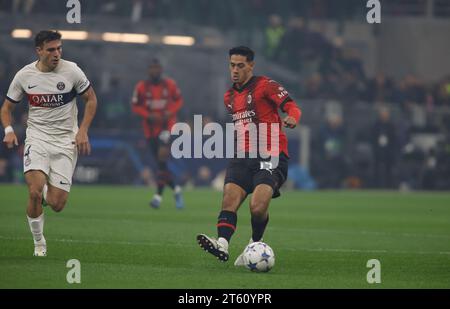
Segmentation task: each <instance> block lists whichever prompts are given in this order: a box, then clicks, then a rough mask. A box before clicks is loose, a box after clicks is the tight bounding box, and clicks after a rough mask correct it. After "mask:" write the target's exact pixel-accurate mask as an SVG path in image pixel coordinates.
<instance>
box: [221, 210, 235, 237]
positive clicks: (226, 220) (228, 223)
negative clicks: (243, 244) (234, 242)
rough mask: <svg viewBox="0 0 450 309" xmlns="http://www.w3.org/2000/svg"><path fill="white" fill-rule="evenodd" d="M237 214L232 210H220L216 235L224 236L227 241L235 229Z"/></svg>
mask: <svg viewBox="0 0 450 309" xmlns="http://www.w3.org/2000/svg"><path fill="white" fill-rule="evenodd" d="M236 223H237V214H236V213H235V212H232V211H228V210H222V211H221V212H220V214H219V218H218V220H217V235H218V236H219V238H220V237H223V238H225V239H226V240H227V241H228V242H229V241H230V239H231V236H233V233H234V231H235V230H236Z"/></svg>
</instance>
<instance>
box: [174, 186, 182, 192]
mask: <svg viewBox="0 0 450 309" xmlns="http://www.w3.org/2000/svg"><path fill="white" fill-rule="evenodd" d="M173 191H174V193H175V194H180V193H181V187H180V186H179V185H176V186H175V188H174V189H173Z"/></svg>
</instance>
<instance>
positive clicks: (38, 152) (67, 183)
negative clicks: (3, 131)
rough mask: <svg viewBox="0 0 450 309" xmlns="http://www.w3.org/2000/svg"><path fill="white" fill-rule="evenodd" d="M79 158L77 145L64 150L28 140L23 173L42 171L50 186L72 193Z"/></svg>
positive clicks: (42, 142) (45, 143)
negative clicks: (73, 177)
mask: <svg viewBox="0 0 450 309" xmlns="http://www.w3.org/2000/svg"><path fill="white" fill-rule="evenodd" d="M77 158H78V153H77V149H76V147H75V145H73V148H72V147H67V148H64V147H58V146H55V145H54V144H50V143H47V142H44V141H41V140H35V139H32V140H31V139H30V140H29V139H27V140H26V141H25V148H24V154H23V172H24V173H26V172H28V171H31V170H39V171H42V172H44V173H45V175H47V180H48V183H49V184H51V185H52V186H54V187H57V188H59V189H61V190H64V191H66V192H70V187H71V185H72V176H73V172H74V170H75V166H76V164H77Z"/></svg>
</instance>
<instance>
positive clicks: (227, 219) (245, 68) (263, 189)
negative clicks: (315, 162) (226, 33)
mask: <svg viewBox="0 0 450 309" xmlns="http://www.w3.org/2000/svg"><path fill="white" fill-rule="evenodd" d="M229 56H230V67H229V68H230V73H231V79H232V81H233V86H232V87H231V88H230V89H229V90H228V91H227V92H226V93H225V96H224V103H225V106H226V108H227V109H228V111H229V112H230V114H231V115H232V119H233V122H234V124H235V125H237V124H244V126H245V124H249V123H254V124H257V125H260V124H266V125H267V127H271V126H272V124H274V126H275V127H276V128H277V132H278V139H279V147H275V148H277V149H273V148H272V149H271V151H270V154H271V155H272V156H276V157H277V162H278V165H277V166H276V167H273V169H272V168H267V167H268V166H269V167H270V166H271V165H270V164H266V163H270V162H271V161H272V160H271V161H270V162H269V161H268V160H267V159H261V157H256V158H251V157H250V158H248V157H247V156H246V157H244V158H239V157H235V158H233V159H231V160H230V162H229V164H228V167H227V171H226V177H225V185H224V193H223V201H222V210H221V212H220V214H219V217H218V222H217V233H218V238H217V239H215V238H212V237H209V236H207V235H205V234H199V235H197V241H198V243H199V245H200V247H201V248H203V249H204V250H206V251H208V252H209V253H211V254H212V255H214V256H216V257H217V258H218V259H219V260H220V261H223V262H225V261H227V260H228V258H229V255H228V244H229V242H230V239H231V236H232V235H233V233H234V231H235V230H236V223H237V211H238V209H239V207H240V206H241V204H242V202H243V201H244V200H245V199H246V197H247V195H249V194H252V196H251V199H250V213H251V225H252V237H251V239H250V242H251V243H252V242H257V241H262V238H263V234H264V230H265V229H266V226H267V223H268V221H269V214H268V209H269V203H270V200H271V199H272V198H276V197H278V196H280V192H279V189H280V187H281V185H282V184H283V183H284V182H285V180H286V177H287V172H288V158H289V157H288V149H287V148H288V147H287V138H286V135H285V134H284V132H283V131H282V129H281V127H282V126H284V127H287V128H295V126H296V125H297V123H298V121H299V120H300V116H301V111H300V109H299V108H298V107H297V105H296V103H295V102H294V101H293V100H292V98H291V97H290V96H289V93H288V92H287V91H286V90H285V89H284V88H283V87H282V86H281V85H280V84H278V83H277V82H276V81H274V80H271V79H270V78H268V77H265V76H253V67H254V61H253V59H254V52H253V51H252V50H251V49H250V48H248V47H244V46H240V47H235V48H232V49H231V50H230V51H229ZM278 109H280V110H281V111H282V112H285V113H287V116H286V117H284V119H281V118H280V116H279V115H278ZM237 133H238V135H239V132H238V131H237ZM244 134H245V133H244ZM267 136H270V132H269V134H267ZM245 143H246V147H245V149H246V150H249V147H248V145H247V144H248V143H253V144H254V141H250V140H249V138H247V137H246V139H245ZM257 144H258V145H261V144H260V141H259V138H258V141H257ZM267 144H269V145H270V140H269V142H268V143H267ZM272 159H273V157H272ZM242 257H243V254H241V255H240V256H239V257H238V258H237V259H236V261H235V263H234V265H236V266H242V265H244V261H243V258H242Z"/></svg>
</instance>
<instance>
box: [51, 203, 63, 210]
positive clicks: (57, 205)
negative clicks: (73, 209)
mask: <svg viewBox="0 0 450 309" xmlns="http://www.w3.org/2000/svg"><path fill="white" fill-rule="evenodd" d="M65 206H66V202H65V201H59V202H57V203H54V205H51V207H52V209H53V211H55V212H61V211H62V210H63V209H64V207H65Z"/></svg>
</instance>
